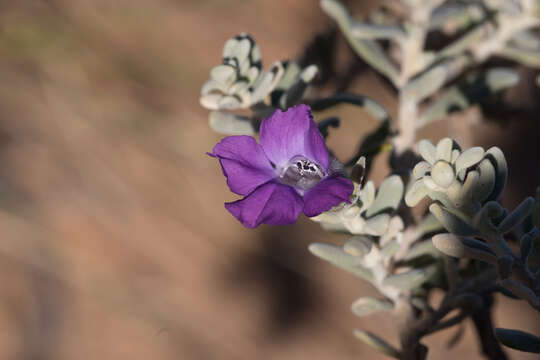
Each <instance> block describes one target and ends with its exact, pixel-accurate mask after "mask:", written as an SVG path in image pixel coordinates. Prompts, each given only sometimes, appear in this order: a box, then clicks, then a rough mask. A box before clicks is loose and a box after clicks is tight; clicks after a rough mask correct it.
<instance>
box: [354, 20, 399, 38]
mask: <svg viewBox="0 0 540 360" xmlns="http://www.w3.org/2000/svg"><path fill="white" fill-rule="evenodd" d="M351 34H352V35H353V36H354V37H355V38H357V39H370V40H375V39H402V38H404V37H405V32H403V30H402V29H400V28H399V27H397V26H392V25H377V24H368V23H359V22H355V23H353V24H352V25H351Z"/></svg>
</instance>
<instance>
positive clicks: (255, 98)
mask: <svg viewBox="0 0 540 360" xmlns="http://www.w3.org/2000/svg"><path fill="white" fill-rule="evenodd" d="M282 75H283V65H282V64H281V62H279V61H276V62H275V63H273V64H272V66H271V67H270V70H269V71H268V72H267V73H265V74H264V75H263V76H260V77H259V79H258V81H256V82H255V84H253V89H254V90H253V94H252V95H251V99H252V100H251V101H252V104H256V103H258V102H260V101H263V100H264V98H265V97H266V96H267V95H268V94H269V93H270V92H271V91H272V90H273V89H274V88H275V86H276V85H277V83H278V82H279V79H280V78H281V76H282Z"/></svg>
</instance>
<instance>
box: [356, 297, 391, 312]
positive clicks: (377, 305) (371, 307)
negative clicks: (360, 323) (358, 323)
mask: <svg viewBox="0 0 540 360" xmlns="http://www.w3.org/2000/svg"><path fill="white" fill-rule="evenodd" d="M393 307H394V304H393V303H392V302H391V301H390V300H388V299H377V298H374V297H369V296H366V297H361V298H359V299H358V300H356V301H355V302H354V303H353V304H352V305H351V311H352V312H353V313H354V314H355V315H357V316H367V315H371V314H373V313H376V312H379V311H388V310H392V308H393Z"/></svg>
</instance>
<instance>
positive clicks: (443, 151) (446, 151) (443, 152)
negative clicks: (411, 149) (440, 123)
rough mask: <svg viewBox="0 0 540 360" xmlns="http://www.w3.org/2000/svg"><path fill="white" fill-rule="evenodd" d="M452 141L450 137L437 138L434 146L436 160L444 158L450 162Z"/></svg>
mask: <svg viewBox="0 0 540 360" xmlns="http://www.w3.org/2000/svg"><path fill="white" fill-rule="evenodd" d="M453 145H454V142H453V141H452V139H450V138H444V139H441V140H439V142H438V143H437V148H436V157H437V160H444V161H446V162H450V161H451V160H452V146H453Z"/></svg>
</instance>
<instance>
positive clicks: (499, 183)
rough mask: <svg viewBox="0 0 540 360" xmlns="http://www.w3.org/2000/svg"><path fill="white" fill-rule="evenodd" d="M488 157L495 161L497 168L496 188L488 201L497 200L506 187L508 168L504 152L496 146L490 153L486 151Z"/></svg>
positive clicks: (490, 149) (489, 150)
mask: <svg viewBox="0 0 540 360" xmlns="http://www.w3.org/2000/svg"><path fill="white" fill-rule="evenodd" d="M486 157H488V158H490V159H493V162H494V167H495V187H494V188H493V191H492V192H491V194H490V195H489V197H488V198H487V200H497V199H498V198H499V195H500V194H501V193H502V191H503V190H504V187H505V186H506V178H507V176H508V166H507V164H506V159H505V157H504V154H503V152H502V151H501V149H499V148H498V147H496V146H494V147H492V148H489V149H488V151H486Z"/></svg>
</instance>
